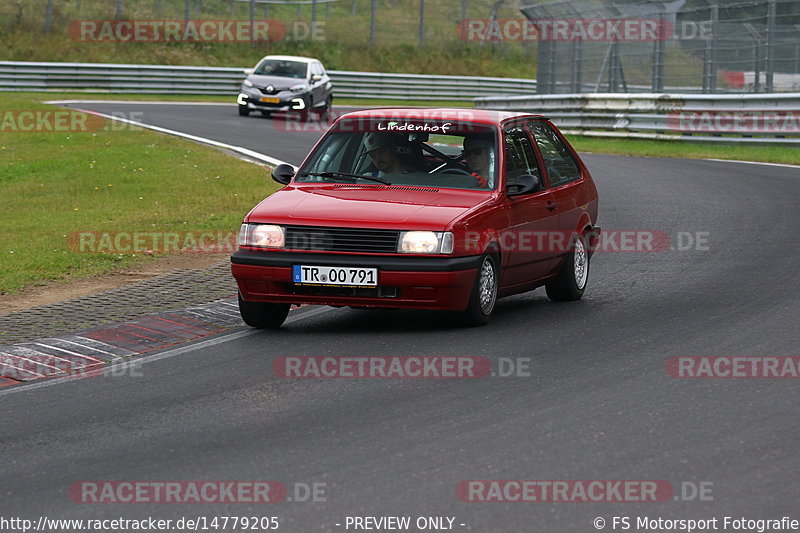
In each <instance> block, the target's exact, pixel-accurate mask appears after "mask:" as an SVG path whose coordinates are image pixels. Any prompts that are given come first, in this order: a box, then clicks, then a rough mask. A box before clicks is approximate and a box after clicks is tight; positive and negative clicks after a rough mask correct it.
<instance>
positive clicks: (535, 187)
mask: <svg viewBox="0 0 800 533" xmlns="http://www.w3.org/2000/svg"><path fill="white" fill-rule="evenodd" d="M543 189H544V185H542V180H541V179H540V178H539V177H538V176H531V175H530V174H523V175H522V176H517V180H516V182H515V183H509V184H508V192H507V194H508V195H509V196H519V195H521V194H528V193H532V192H539V191H541V190H543Z"/></svg>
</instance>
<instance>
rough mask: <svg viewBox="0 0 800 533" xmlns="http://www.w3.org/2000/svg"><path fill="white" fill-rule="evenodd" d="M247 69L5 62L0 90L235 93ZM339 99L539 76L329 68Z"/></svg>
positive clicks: (463, 95) (457, 94) (466, 96)
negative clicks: (518, 76)
mask: <svg viewBox="0 0 800 533" xmlns="http://www.w3.org/2000/svg"><path fill="white" fill-rule="evenodd" d="M243 70H244V67H242V68H230V67H184V66H160V65H115V64H105V63H36V62H20V61H0V91H52V92H75V91H77V92H94V93H97V92H102V93H113V94H129V93H140V94H142V93H149V94H229V95H232V98H235V95H236V91H238V90H239V88H240V87H241V83H242V81H243V80H244V77H245V76H244V74H243V72H242V71H243ZM328 74H329V75H330V77H331V79H332V81H333V83H334V95H335V96H337V97H357V98H383V99H391V100H401V99H423V100H432V99H444V100H464V101H469V100H472V99H473V98H475V96H476V95H482V96H489V95H525V94H531V93H535V92H536V80H528V79H516V78H482V77H478V76H432V75H423V74H385V73H374V72H351V71H338V70H330V71H328Z"/></svg>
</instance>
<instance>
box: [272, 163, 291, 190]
mask: <svg viewBox="0 0 800 533" xmlns="http://www.w3.org/2000/svg"><path fill="white" fill-rule="evenodd" d="M294 173H295V170H294V167H293V166H292V165H287V164H286V163H283V164H281V165H278V166H277V167H275V169H274V170H273V171H272V179H274V180H275V181H277V182H278V183H281V184H283V185H288V184H289V182H290V181H292V178H293V177H294Z"/></svg>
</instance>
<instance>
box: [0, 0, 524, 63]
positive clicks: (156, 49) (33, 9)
mask: <svg viewBox="0 0 800 533" xmlns="http://www.w3.org/2000/svg"><path fill="white" fill-rule="evenodd" d="M370 3H371V1H370V0H358V1H357V3H356V4H357V5H356V13H355V14H353V13H352V6H353V2H352V1H350V0H347V1H340V2H336V3H333V4H331V5H329V6H323V5H320V6H318V9H317V22H318V23H319V24H320V26H319V27H320V28H321V29H322V31H321V33H320V37H321V39H320V40H310V39H303V38H300V39H293V38H292V37H293V35H295V34H296V32H295V31H294V28H296V27H298V26H297V25H301V26H299V27H303V28H304V27H305V26H302V25H306V26H307V25H310V22H311V9H310V6H308V5H305V6H303V7H302V9H301V12H300V13H298V11H297V7H296V6H277V5H272V6H270V11H269V14H268V18H269V19H272V20H277V21H279V22H280V23H281V24H282V25H283V26H284V27H285V28H286V30H287V31H286V37H285V38H283V39H282V40H279V41H276V42H257V43H255V45H251V43H249V42H234V43H216V42H206V43H199V42H170V43H164V42H92V41H84V40H80V39H76V38H73V37H71V36H70V34H69V32H68V28H69V25H70V23H72V22H73V21H79V20H112V19H113V18H114V16H115V9H114V7H115V2H113V1H109V0H81V2H74V1H67V0H57V1H56V2H55V3H54V5H55V8H56V9H55V12H54V13H53V19H52V29H51V31H50V33H44V31H43V26H44V25H43V21H44V6H45V4H46V3H45V2H6V3H1V2H0V45H2V49H3V58H2V59H6V60H13V61H79V62H84V63H92V62H97V63H131V64H136V63H141V64H167V65H208V66H230V67H237V66H238V67H249V66H252V65H254V64H255V63H256V61H258V59H260V58H261V57H263V56H264V55H266V54H292V55H304V56H312V57H317V58H319V59H320V60H322V62H323V63H324V64H325V66H326V67H327V68H329V69H331V70H356V71H367V72H408V73H419V74H462V75H478V76H502V77H515V78H534V77H535V75H536V68H535V57H536V53H535V52H536V43H530V42H529V43H527V44H524V43H518V42H503V43H478V42H465V41H464V40H461V38H460V37H459V35H458V33H457V25H458V20H459V19H460V18H461V0H437V1H436V2H427V3H426V17H425V20H426V22H425V40H426V42H425V45H424V46H422V47H420V46H419V42H418V33H419V31H418V30H419V13H418V8H419V3H418V1H417V0H381V1H380V2H379V3H378V11H377V19H376V43H375V44H374V45H370V43H369V35H370ZM494 3H495V2H494V0H470V2H469V3H468V6H469V9H468V11H467V13H466V15H467V17H468V18H479V19H486V18H488V16H489V14H490V12H491V9H492V6H493V4H494ZM78 4H80V5H81V7H80V10H79V9H78ZM162 4H163V7H164V9H163V10H162V11H161V12H158V11H156V1H155V0H148V1H142V2H133V1H127V2H124V7H125V9H124V12H123V14H122V18H123V19H127V20H182V19H183V18H184V12H183V7H184V3H183V2H182V1H177V0H163V2H162ZM234 6H235V9H236V10H235V12H232V11H231V4H230V3H229V2H208V1H206V2H202V7H203V11H202V12H200V13H198V12H196V11H195V8H196V3H195V2H192V9H193V11H192V14H191V18H192V19H193V20H219V19H234V20H249V8H248V6H247V5H246V4H240V3H236V4H234ZM328 10H329V15H326V13H327V12H328ZM498 16H499V17H500V18H519V17H520V16H521V14H520V12H519V10H518V9H517V8H516V7H514V6H512V5H503V6H501V8H500V11H499V12H498ZM256 18H257V19H263V18H265V15H264V10H263V8H262V6H258V9H257V11H256ZM299 33H300V34H302V33H303V32H299Z"/></svg>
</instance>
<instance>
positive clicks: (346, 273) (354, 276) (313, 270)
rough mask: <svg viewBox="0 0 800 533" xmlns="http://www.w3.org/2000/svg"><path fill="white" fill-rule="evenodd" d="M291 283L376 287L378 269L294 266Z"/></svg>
mask: <svg viewBox="0 0 800 533" xmlns="http://www.w3.org/2000/svg"><path fill="white" fill-rule="evenodd" d="M292 281H294V282H295V283H303V284H306V285H336V286H347V287H377V286H378V269H377V268H361V267H338V266H337V267H327V266H309V265H294V266H293V268H292Z"/></svg>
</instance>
